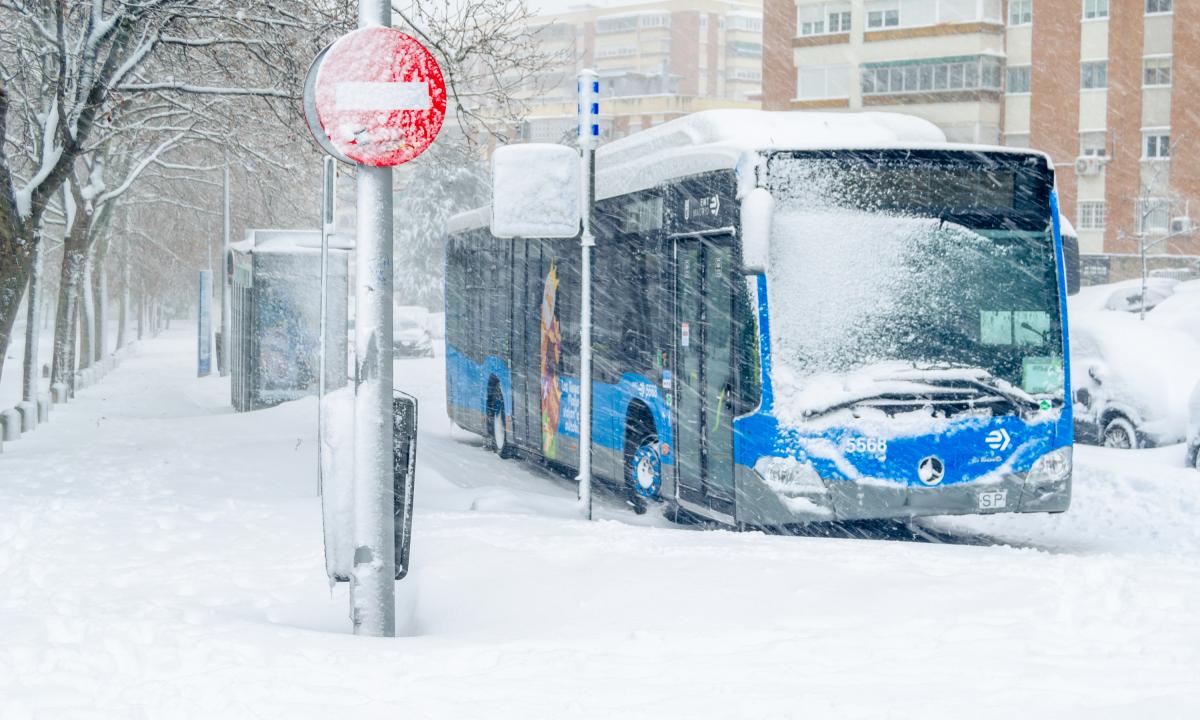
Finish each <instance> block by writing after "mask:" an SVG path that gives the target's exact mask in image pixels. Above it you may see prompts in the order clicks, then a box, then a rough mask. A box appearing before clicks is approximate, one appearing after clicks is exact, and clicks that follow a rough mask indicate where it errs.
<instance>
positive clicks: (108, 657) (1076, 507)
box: [0, 330, 1200, 720]
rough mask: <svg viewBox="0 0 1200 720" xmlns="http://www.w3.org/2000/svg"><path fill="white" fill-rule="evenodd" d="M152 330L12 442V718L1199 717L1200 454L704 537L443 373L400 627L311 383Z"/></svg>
mask: <svg viewBox="0 0 1200 720" xmlns="http://www.w3.org/2000/svg"><path fill="white" fill-rule="evenodd" d="M193 347H194V346H193V340H192V337H191V335H190V334H189V333H187V332H185V331H182V330H174V331H171V332H168V333H166V334H164V335H163V336H162V337H161V338H159V339H156V340H147V341H144V342H143V343H141V344H140V346H139V350H138V354H137V355H135V356H132V357H130V358H128V359H126V360H125V362H124V363H123V364H122V365H121V367H120V368H118V369H117V370H116V371H114V372H113V373H111V374H110V375H108V376H107V377H106V378H105V379H104V381H103V382H102V383H101V384H99V385H97V386H94V387H92V388H88V389H85V390H83V391H81V392H80V393H79V397H78V398H77V400H76V401H75V402H73V403H72V404H70V405H69V406H66V407H63V408H57V409H56V410H55V412H54V414H53V416H52V421H51V423H50V424H49V425H47V426H44V427H42V428H39V429H38V431H37V432H35V433H33V434H31V435H29V436H27V437H26V438H25V439H22V440H21V441H19V442H14V443H10V444H8V445H6V446H5V451H4V454H2V455H0V718H2V719H3V720H8V719H9V718H14V719H15V718H39V719H41V718H97V717H103V718H161V717H171V718H174V717H182V718H241V717H254V718H262V717H270V718H273V717H289V718H328V717H347V718H349V717H352V718H401V717H411V718H431V717H439V718H475V717H488V718H507V717H513V718H560V717H571V718H576V717H618V716H619V717H623V718H637V717H655V718H662V717H696V718H700V717H703V718H790V717H801V716H807V717H838V718H879V717H890V718H906V717H920V718H963V717H972V718H992V717H995V718H1010V717H1014V716H1017V715H1022V716H1026V717H1058V718H1074V717H1079V718H1083V717H1087V718H1128V717H1138V718H1139V719H1141V720H1146V719H1148V718H1180V717H1190V716H1194V715H1196V714H1197V712H1200V612H1197V611H1196V608H1197V606H1200V473H1197V472H1196V471H1193V470H1189V469H1185V468H1183V466H1182V455H1183V453H1182V451H1181V449H1180V448H1179V447H1178V446H1175V447H1169V448H1164V449H1159V450H1149V451H1132V452H1130V451H1126V452H1122V451H1107V450H1104V449H1098V448H1088V447H1079V448H1078V449H1077V454H1076V458H1077V465H1078V472H1077V475H1076V481H1075V500H1074V504H1073V507H1072V509H1071V511H1070V512H1068V513H1066V514H1064V515H1059V516H1044V515H1029V516H1012V515H996V516H990V517H979V518H956V519H937V520H933V521H928V522H925V523H924V524H923V525H922V526H921V531H920V532H919V533H918V534H925V535H927V536H929V537H931V538H939V539H941V540H943V541H944V542H930V543H923V542H900V541H895V540H886V539H831V538H820V537H775V536H767V535H763V534H761V533H734V532H726V531H709V532H700V531H697V530H696V529H694V528H684V527H674V526H669V525H667V524H666V523H665V522H664V521H663V520H662V519H661V518H655V517H653V516H651V515H647V516H644V517H641V518H638V517H636V516H634V515H632V514H630V513H628V512H626V511H625V510H624V509H623V508H622V507H621V504H620V502H619V501H618V500H616V499H614V498H612V497H606V496H602V497H601V498H600V504H599V510H598V516H599V517H600V520H599V521H598V522H593V523H586V522H583V521H581V520H578V519H576V518H575V517H574V515H573V499H574V489H573V487H572V485H571V483H570V482H568V481H567V480H565V479H562V478H559V477H557V476H553V475H550V474H547V473H545V472H543V471H540V470H536V469H532V468H531V467H530V466H527V465H523V464H521V463H518V462H514V461H502V460H499V459H498V458H496V457H495V456H494V455H490V454H488V453H486V452H485V451H484V450H483V449H482V447H481V443H480V441H479V440H478V439H476V438H473V437H472V436H469V435H466V434H464V433H462V432H461V431H452V430H451V429H450V425H449V423H448V421H447V420H446V419H445V412H444V409H443V404H442V398H441V392H442V377H443V371H442V367H441V364H440V359H439V360H403V361H398V362H397V363H396V382H397V384H398V385H399V386H401V387H404V388H407V389H410V390H412V391H415V392H417V393H419V394H420V396H421V398H422V400H423V405H422V408H421V427H422V433H423V435H422V438H421V440H420V449H419V453H420V460H421V465H420V471H419V479H418V482H419V486H418V496H417V514H416V521H415V531H414V538H415V539H414V547H413V562H414V567H413V573H412V575H410V577H409V578H408V579H406V580H405V581H403V582H401V583H400V585H399V589H400V592H399V595H400V600H399V603H400V605H401V615H402V618H403V622H402V630H403V633H404V637H400V638H395V639H367V638H356V637H353V636H351V635H349V634H348V633H347V630H348V626H349V622H348V620H347V618H346V610H347V600H346V589H345V587H344V586H339V587H335V588H333V589H332V591H331V589H330V588H329V586H328V584H327V582H326V579H325V575H324V565H323V559H322V548H321V531H320V514H319V508H318V503H317V500H316V498H315V497H314V490H315V484H316V483H315V471H314V466H315V442H314V434H315V417H314V416H315V407H316V406H315V403H314V401H312V400H307V401H301V402H297V403H290V404H288V405H285V406H282V407H278V408H274V409H271V410H266V411H262V412H257V413H249V414H242V415H238V414H234V413H233V412H232V411H231V410H230V408H229V404H228V382H227V381H223V380H220V379H217V378H206V379H196V378H195V377H194V367H193V364H192V363H193V362H194V359H193Z"/></svg>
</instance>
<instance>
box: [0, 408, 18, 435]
mask: <svg viewBox="0 0 1200 720" xmlns="http://www.w3.org/2000/svg"><path fill="white" fill-rule="evenodd" d="M0 436H3V438H4V440H5V441H12V440H20V439H21V413H19V412H17V409H16V408H9V409H7V410H0Z"/></svg>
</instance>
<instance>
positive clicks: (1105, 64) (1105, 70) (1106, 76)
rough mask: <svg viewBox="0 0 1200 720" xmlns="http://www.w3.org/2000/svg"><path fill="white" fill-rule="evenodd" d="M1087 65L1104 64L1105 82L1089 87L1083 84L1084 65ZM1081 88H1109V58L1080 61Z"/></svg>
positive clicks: (1083, 89)
mask: <svg viewBox="0 0 1200 720" xmlns="http://www.w3.org/2000/svg"><path fill="white" fill-rule="evenodd" d="M1087 65H1103V66H1104V84H1103V85H1099V86H1092V87H1087V86H1086V85H1084V84H1083V78H1084V70H1083V69H1084V66H1087ZM1079 89H1080V91H1087V90H1107V89H1108V59H1107V58H1105V59H1102V60H1084V61H1082V62H1080V63H1079Z"/></svg>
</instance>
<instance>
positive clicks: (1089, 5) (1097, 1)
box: [1083, 0, 1108, 20]
mask: <svg viewBox="0 0 1200 720" xmlns="http://www.w3.org/2000/svg"><path fill="white" fill-rule="evenodd" d="M1106 17H1108V0H1083V19H1084V20H1101V19H1104V18H1106Z"/></svg>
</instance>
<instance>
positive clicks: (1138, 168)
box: [1004, 0, 1200, 255]
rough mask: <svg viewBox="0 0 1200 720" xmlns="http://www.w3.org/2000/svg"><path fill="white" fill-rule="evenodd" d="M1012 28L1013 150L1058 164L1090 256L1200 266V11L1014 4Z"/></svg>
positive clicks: (1108, 0) (1175, 0)
mask: <svg viewBox="0 0 1200 720" xmlns="http://www.w3.org/2000/svg"><path fill="white" fill-rule="evenodd" d="M1007 19H1008V28H1007V30H1006V34H1007V41H1008V58H1007V61H1008V62H1007V65H1008V68H1007V76H1006V80H1007V88H1006V94H1005V127H1004V141H1005V142H1006V143H1007V144H1009V145H1020V146H1031V147H1035V148H1038V149H1040V150H1044V151H1046V152H1048V153H1050V155H1051V157H1053V158H1054V161H1055V168H1056V170H1057V171H1058V185H1059V192H1060V194H1061V197H1062V206H1063V211H1064V212H1065V213H1067V215H1068V216H1069V217H1072V218H1074V219H1075V227H1076V229H1077V230H1078V231H1079V235H1080V246H1081V249H1082V250H1083V251H1084V252H1090V253H1101V252H1103V253H1109V254H1127V253H1137V252H1138V247H1139V242H1141V241H1148V242H1157V243H1158V244H1157V245H1156V246H1155V247H1154V248H1153V249H1152V250H1151V252H1153V253H1155V254H1158V253H1170V254H1186V255H1196V254H1200V236H1197V235H1196V234H1195V233H1193V232H1192V231H1191V224H1192V222H1193V218H1200V95H1198V94H1197V93H1198V91H1200V0H1069V1H1058V2H1047V1H1046V0H1009V2H1008V18H1007ZM1048 43H1049V44H1048Z"/></svg>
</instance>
